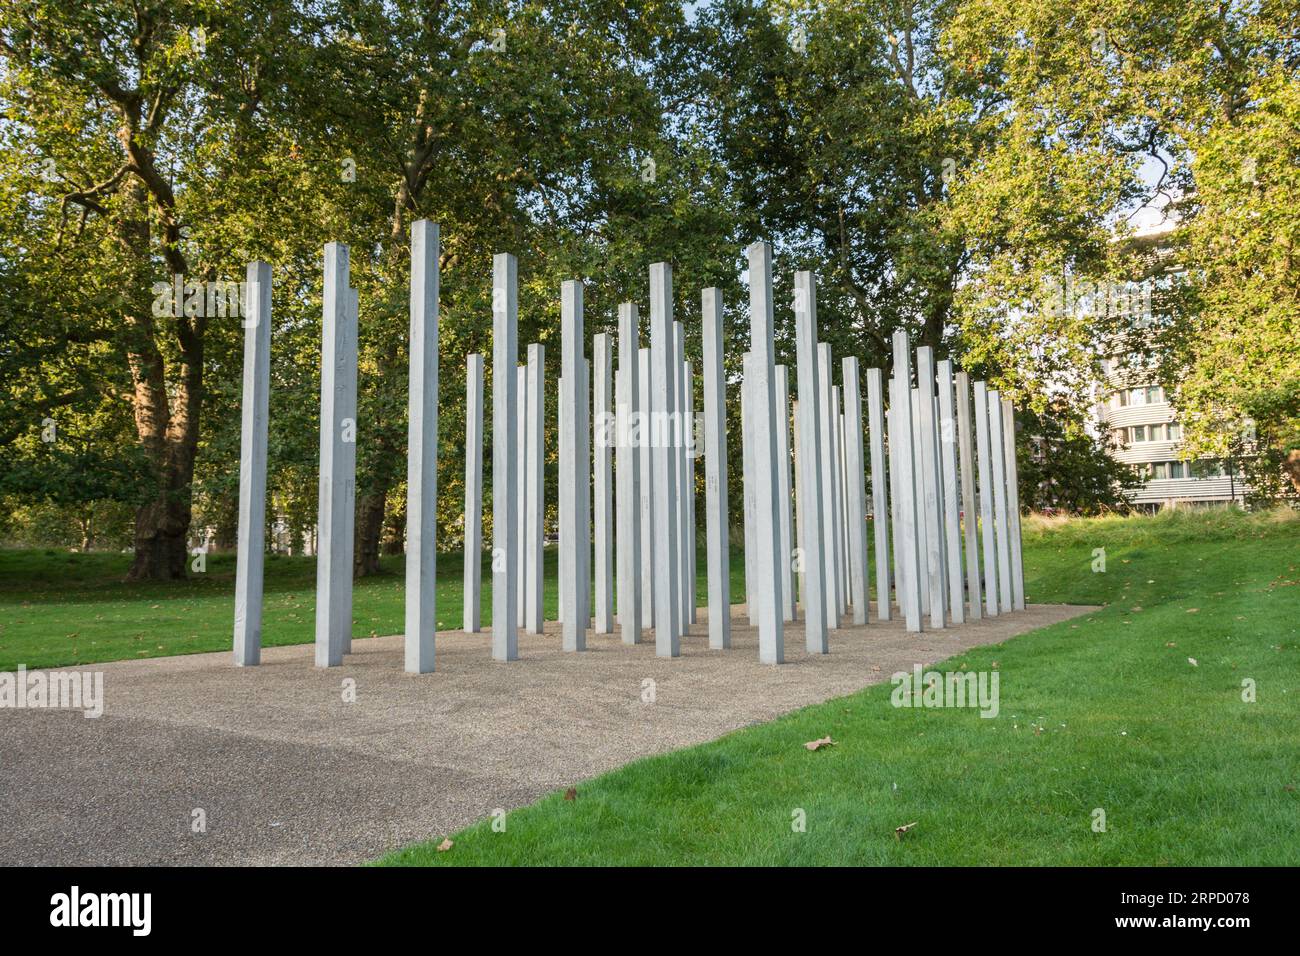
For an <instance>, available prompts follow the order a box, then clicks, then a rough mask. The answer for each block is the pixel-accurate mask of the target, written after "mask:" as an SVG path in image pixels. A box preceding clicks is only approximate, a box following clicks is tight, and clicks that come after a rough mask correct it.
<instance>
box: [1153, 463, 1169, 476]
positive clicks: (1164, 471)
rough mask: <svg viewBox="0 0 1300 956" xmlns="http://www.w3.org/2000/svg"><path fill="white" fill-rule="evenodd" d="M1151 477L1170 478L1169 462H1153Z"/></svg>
mask: <svg viewBox="0 0 1300 956" xmlns="http://www.w3.org/2000/svg"><path fill="white" fill-rule="evenodd" d="M1151 477H1152V478H1168V477H1169V462H1167V461H1157V462H1155V463H1154V464H1152V465H1151Z"/></svg>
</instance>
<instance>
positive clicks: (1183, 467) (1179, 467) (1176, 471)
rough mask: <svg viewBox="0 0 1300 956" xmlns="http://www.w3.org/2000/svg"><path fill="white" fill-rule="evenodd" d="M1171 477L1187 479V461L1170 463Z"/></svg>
mask: <svg viewBox="0 0 1300 956" xmlns="http://www.w3.org/2000/svg"><path fill="white" fill-rule="evenodd" d="M1169 477H1170V478H1186V477H1187V462H1185V461H1171V462H1170V463H1169Z"/></svg>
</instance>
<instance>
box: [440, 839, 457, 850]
mask: <svg viewBox="0 0 1300 956" xmlns="http://www.w3.org/2000/svg"><path fill="white" fill-rule="evenodd" d="M455 845H456V844H454V843H452V842H451V840H443V841H442V842H441V843H439V844H438V852H439V853H446V852H447V851H448V850H450V849H451V848H452V847H453V846H455Z"/></svg>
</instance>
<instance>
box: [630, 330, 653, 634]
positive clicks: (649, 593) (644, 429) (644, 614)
mask: <svg viewBox="0 0 1300 956" xmlns="http://www.w3.org/2000/svg"><path fill="white" fill-rule="evenodd" d="M650 385H651V383H650V350H649V349H648V348H643V349H638V350H637V406H636V407H637V417H636V419H635V420H634V421H633V425H632V436H633V437H634V438H635V439H636V457H637V474H638V476H639V477H640V480H641V529H640V543H641V627H642V628H651V627H654V624H655V567H656V565H655V537H656V535H655V523H654V515H655V509H654V458H653V455H654V449H653V445H654V434H655V429H654V414H653V412H652V411H651V401H650V394H651V391H652V389H651V387H650Z"/></svg>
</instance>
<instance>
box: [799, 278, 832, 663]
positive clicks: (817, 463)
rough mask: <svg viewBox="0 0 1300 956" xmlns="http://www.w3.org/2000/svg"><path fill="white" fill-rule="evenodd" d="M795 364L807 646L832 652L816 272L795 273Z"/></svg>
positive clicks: (808, 648)
mask: <svg viewBox="0 0 1300 956" xmlns="http://www.w3.org/2000/svg"><path fill="white" fill-rule="evenodd" d="M794 326H795V361H796V373H797V374H798V384H799V402H798V405H799V411H798V426H797V427H798V431H799V437H798V443H797V447H798V453H797V457H798V459H799V489H800V499H799V536H800V538H801V544H800V547H801V548H802V551H801V552H800V554H799V561H800V564H801V565H802V567H803V613H804V635H805V644H806V647H807V650H808V653H810V654H825V653H826V652H827V651H828V650H829V645H828V641H827V626H828V623H829V619H830V617H831V616H832V615H829V614H828V613H827V612H828V610H829V608H828V602H827V600H826V592H827V590H828V587H829V585H828V582H827V580H826V579H827V577H828V574H829V569H828V568H827V566H826V550H825V544H824V540H825V537H826V520H825V516H824V508H823V505H824V502H823V500H822V499H823V484H822V446H821V435H822V431H821V428H822V425H821V419H822V410H821V409H822V387H821V381H820V376H819V364H820V363H819V361H818V356H817V286H816V283H815V282H814V280H813V274H812V273H811V272H796V273H795V274H794Z"/></svg>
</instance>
